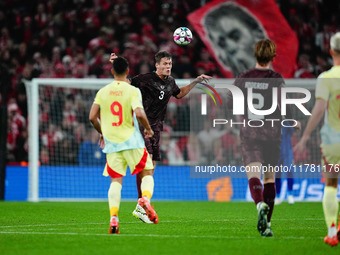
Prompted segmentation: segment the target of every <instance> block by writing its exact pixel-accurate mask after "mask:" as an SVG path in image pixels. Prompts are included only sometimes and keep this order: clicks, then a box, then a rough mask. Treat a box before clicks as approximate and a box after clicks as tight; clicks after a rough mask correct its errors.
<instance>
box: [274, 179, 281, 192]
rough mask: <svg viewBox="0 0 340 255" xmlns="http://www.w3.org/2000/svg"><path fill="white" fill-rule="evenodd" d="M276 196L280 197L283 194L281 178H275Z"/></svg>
mask: <svg viewBox="0 0 340 255" xmlns="http://www.w3.org/2000/svg"><path fill="white" fill-rule="evenodd" d="M275 186H276V195H277V196H280V193H281V178H275Z"/></svg>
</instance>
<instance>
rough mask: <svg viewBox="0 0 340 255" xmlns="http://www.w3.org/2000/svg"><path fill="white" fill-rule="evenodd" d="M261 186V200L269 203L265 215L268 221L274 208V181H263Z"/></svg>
mask: <svg viewBox="0 0 340 255" xmlns="http://www.w3.org/2000/svg"><path fill="white" fill-rule="evenodd" d="M263 186H264V188H263V201H264V202H265V203H266V204H267V205H269V213H268V215H267V220H268V222H270V219H271V218H272V214H273V210H274V202H275V183H265V184H264V185H263Z"/></svg>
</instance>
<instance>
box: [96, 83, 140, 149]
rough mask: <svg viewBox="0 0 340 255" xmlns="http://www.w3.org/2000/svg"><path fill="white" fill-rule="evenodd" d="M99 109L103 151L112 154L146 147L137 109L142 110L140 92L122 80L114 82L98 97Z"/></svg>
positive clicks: (98, 93)
mask: <svg viewBox="0 0 340 255" xmlns="http://www.w3.org/2000/svg"><path fill="white" fill-rule="evenodd" d="M94 103H95V104H98V105H99V106H100V120H101V129H102V133H103V137H104V141H105V148H104V149H103V152H105V153H112V152H117V151H123V150H128V149H137V148H144V147H145V143H144V139H143V137H142V135H141V133H140V131H139V127H138V121H137V118H136V115H135V113H134V110H135V109H136V108H142V109H143V104H142V96H141V93H140V90H139V89H138V88H135V87H133V86H131V85H130V84H128V83H127V82H123V81H113V82H111V83H110V84H108V85H106V86H105V87H103V88H101V89H100V90H99V91H98V92H97V95H96V97H95V100H94Z"/></svg>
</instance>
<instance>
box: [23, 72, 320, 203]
mask: <svg viewBox="0 0 340 255" xmlns="http://www.w3.org/2000/svg"><path fill="white" fill-rule="evenodd" d="M112 81H113V79H95V78H93V79H91V78H86V79H51V78H47V79H46V78H35V79H33V80H32V81H25V85H26V91H27V102H28V125H29V127H28V130H29V151H28V153H29V173H28V180H29V183H28V200H29V201H32V202H37V201H42V200H77V201H78V200H79V201H82V200H96V199H100V200H104V199H106V198H105V197H106V193H107V189H106V188H105V187H102V185H107V180H105V181H98V180H97V177H95V176H98V178H99V177H100V178H101V173H102V169H103V166H104V165H103V164H99V163H98V162H99V161H96V162H97V163H93V164H92V163H83V164H81V163H80V162H78V156H76V154H77V153H78V154H79V152H80V150H81V148H80V147H81V142H83V141H84V140H85V139H84V136H86V137H87V138H89V137H90V136H91V130H92V128H91V127H89V125H90V123H89V121H88V113H89V110H90V105H91V104H92V102H93V100H94V96H95V94H96V92H97V91H98V90H99V89H100V88H102V87H103V86H105V85H107V84H109V83H110V82H112ZM233 81H234V80H233V79H213V80H212V81H211V82H210V84H211V85H212V86H214V85H218V84H232V83H233ZM190 82H192V80H188V79H179V80H176V83H177V84H178V85H179V87H181V86H184V85H187V84H189V83H190ZM315 84H316V80H315V79H304V80H303V79H287V80H286V85H287V86H288V87H289V86H293V87H294V86H295V87H300V88H306V89H309V90H311V91H313V90H314V89H315ZM201 92H202V91H192V92H190V93H192V94H194V93H201ZM312 98H313V93H312ZM61 102H62V103H61ZM78 104H79V106H78ZM75 105H77V107H75ZM67 107H69V108H70V109H66V110H65V108H67ZM188 107H190V106H189V105H188ZM72 108H73V109H72ZM64 111H66V112H64ZM67 111H69V112H67ZM68 122H69V123H68ZM70 123H72V124H70ZM75 123H80V124H81V127H80V128H79V130H78V126H77V125H76V124H75ZM72 125H73V126H72ZM41 128H42V129H43V130H40V129H41ZM69 129H72V130H73V131H72V133H70V130H69ZM74 129H77V131H74ZM63 132H64V133H67V134H63ZM77 132H79V133H77ZM175 133H176V132H175ZM177 133H178V134H187V135H189V133H190V132H189V131H181V130H179V131H177ZM42 134H43V135H42ZM78 136H80V137H78ZM62 137H64V138H65V137H68V138H70V139H69V140H70V141H64V140H65V139H64V138H62ZM77 139H79V141H78V140H77ZM66 140H67V139H66ZM74 141H76V143H77V146H76V147H75V145H72V142H74ZM46 151H47V156H46V154H45V153H46ZM99 153H100V152H95V154H96V156H98V157H99V158H100V157H101V156H100V155H99ZM61 155H62V156H61ZM48 160H49V161H48ZM75 160H76V161H77V163H75ZM189 164H190V162H184V161H183V162H182V163H180V165H179V166H178V164H176V163H175V164H173V163H169V167H171V169H172V170H173V171H175V172H176V171H178V173H180V176H179V177H178V178H179V179H180V178H182V179H183V180H184V182H183V184H181V183H182V182H181V181H182V180H175V181H174V184H173V185H179V186H181V190H182V192H183V193H188V192H193V194H191V195H190V196H189V195H188V194H186V195H183V196H179V197H171V198H170V199H180V200H186V199H192V200H199V199H206V198H207V196H208V195H207V194H202V195H200V194H194V192H195V189H196V188H197V187H196V186H197V183H199V184H200V185H201V186H200V187H204V189H205V188H206V187H205V186H206V182H203V181H199V180H195V183H188V182H187V181H185V180H187V179H186V178H190V177H188V175H187V173H184V172H186V171H187V169H188V167H187V168H186V169H185V170H183V169H184V168H183V166H185V165H189ZM181 167H182V168H181ZM156 171H157V170H156ZM182 173H183V174H182ZM128 175H129V174H127V176H128ZM155 178H156V177H155ZM162 178H164V180H165V179H166V178H172V176H171V175H170V174H169V175H166V174H164V176H163V177H162ZM101 179H103V180H104V179H106V178H101ZM124 181H125V179H124ZM155 181H157V179H155ZM162 181H163V180H162ZM165 182H166V181H165ZM176 182H177V183H176ZM185 182H186V183H187V186H188V187H182V186H185V185H186V184H185ZM128 183H129V184H130V183H131V186H132V185H133V186H134V191H135V183H134V181H132V180H129V181H128ZM156 185H159V186H162V184H156ZM168 185H172V184H171V183H170V182H169V183H168ZM234 186H235V185H234ZM242 187H243V186H242ZM170 188H176V187H170V186H169V189H170ZM159 189H162V187H160V188H159ZM197 189H198V188H197ZM197 192H200V191H197ZM202 192H207V191H202ZM164 193H167V195H169V194H170V191H169V190H164ZM234 193H235V187H234ZM155 194H156V192H155ZM165 197H166V196H165Z"/></svg>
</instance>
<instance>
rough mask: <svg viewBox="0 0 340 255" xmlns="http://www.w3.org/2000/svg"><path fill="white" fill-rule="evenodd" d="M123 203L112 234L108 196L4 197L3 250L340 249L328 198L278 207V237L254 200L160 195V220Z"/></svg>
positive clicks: (0, 206) (0, 234) (0, 218)
mask: <svg viewBox="0 0 340 255" xmlns="http://www.w3.org/2000/svg"><path fill="white" fill-rule="evenodd" d="M135 205H136V203H133V202H122V204H121V209H120V231H121V234H120V235H109V234H107V233H108V230H109V211H108V205H107V203H105V202H40V203H28V202H1V203H0V252H1V254H6V255H10V254H20V255H23V254H58V255H61V254H138V255H141V254H172V255H174V254H176V255H177V254H262V255H264V254H275V255H276V254H290V255H292V254H306V255H307V254H327V255H329V254H340V246H337V247H330V246H327V245H326V244H324V243H323V237H324V236H325V234H326V226H325V223H324V219H323V213H322V205H321V203H296V204H294V205H288V204H287V203H283V204H281V205H278V206H276V207H275V210H274V215H273V219H272V229H273V231H274V237H272V238H264V237H261V236H260V235H259V233H258V232H257V229H256V224H257V215H256V209H255V205H254V204H253V203H247V202H230V203H217V202H157V201H156V202H154V205H155V209H156V211H157V213H158V216H159V224H144V223H142V222H141V221H138V220H137V219H135V218H133V217H132V214H131V213H132V211H133V209H134V207H135Z"/></svg>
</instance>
